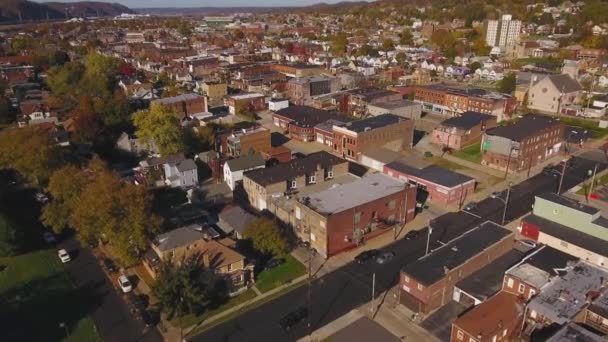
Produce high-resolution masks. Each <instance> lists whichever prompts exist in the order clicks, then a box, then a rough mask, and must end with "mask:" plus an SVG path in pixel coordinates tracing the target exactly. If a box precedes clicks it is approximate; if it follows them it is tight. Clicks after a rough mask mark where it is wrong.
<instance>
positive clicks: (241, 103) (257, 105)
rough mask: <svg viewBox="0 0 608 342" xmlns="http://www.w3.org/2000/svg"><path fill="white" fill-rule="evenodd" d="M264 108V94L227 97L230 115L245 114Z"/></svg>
mask: <svg viewBox="0 0 608 342" xmlns="http://www.w3.org/2000/svg"><path fill="white" fill-rule="evenodd" d="M264 108H266V98H265V97H264V94H260V93H249V94H238V95H231V96H228V112H229V113H230V114H233V115H235V114H246V113H250V112H257V111H259V110H262V109H264Z"/></svg>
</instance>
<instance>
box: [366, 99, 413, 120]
mask: <svg viewBox="0 0 608 342" xmlns="http://www.w3.org/2000/svg"><path fill="white" fill-rule="evenodd" d="M367 113H368V114H369V115H372V116H378V115H382V114H393V115H397V116H400V117H402V118H406V119H410V120H420V118H421V117H422V105H421V104H420V103H416V102H413V101H409V100H399V101H391V102H380V103H374V104H369V105H367Z"/></svg>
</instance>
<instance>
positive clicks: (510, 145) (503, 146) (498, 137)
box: [481, 114, 565, 172]
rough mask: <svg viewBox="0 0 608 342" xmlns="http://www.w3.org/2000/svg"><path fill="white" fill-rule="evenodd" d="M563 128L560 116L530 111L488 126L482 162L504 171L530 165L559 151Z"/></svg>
mask: <svg viewBox="0 0 608 342" xmlns="http://www.w3.org/2000/svg"><path fill="white" fill-rule="evenodd" d="M564 129H565V126H564V124H562V123H561V122H560V121H559V120H556V119H554V118H551V117H547V116H542V115H534V114H530V115H526V116H524V117H522V118H521V119H519V120H517V121H516V122H514V123H512V124H509V125H505V126H499V127H496V128H493V129H491V130H488V131H486V132H485V134H484V135H483V138H482V142H481V164H482V165H485V166H488V167H491V168H493V169H498V170H503V171H505V172H520V171H523V170H527V169H530V168H532V167H534V166H535V165H537V164H540V163H542V162H543V161H545V160H547V159H549V158H552V157H554V156H556V155H557V154H558V153H559V151H560V148H561V145H562V142H563V140H564Z"/></svg>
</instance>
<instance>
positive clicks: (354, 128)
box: [340, 114, 409, 133]
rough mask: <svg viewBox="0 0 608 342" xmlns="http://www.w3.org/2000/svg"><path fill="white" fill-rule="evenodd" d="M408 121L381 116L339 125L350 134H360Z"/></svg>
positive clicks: (401, 118) (392, 116)
mask: <svg viewBox="0 0 608 342" xmlns="http://www.w3.org/2000/svg"><path fill="white" fill-rule="evenodd" d="M405 120H409V119H407V118H403V117H400V116H397V115H394V114H382V115H378V116H372V117H369V118H365V119H361V120H356V121H352V122H347V123H345V124H342V125H340V127H342V128H345V129H347V130H349V131H351V132H356V133H361V132H366V131H370V130H373V129H377V128H382V127H386V126H389V125H393V124H396V123H399V122H401V121H405Z"/></svg>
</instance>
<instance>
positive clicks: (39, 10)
mask: <svg viewBox="0 0 608 342" xmlns="http://www.w3.org/2000/svg"><path fill="white" fill-rule="evenodd" d="M121 13H134V12H133V11H132V10H131V9H129V8H128V7H126V6H123V5H120V4H115V3H105V2H95V1H83V2H74V3H61V2H49V3H36V2H32V1H27V0H0V22H2V23H6V22H19V21H38V20H47V19H63V18H66V17H68V18H72V17H94V16H98V15H99V16H114V15H119V14H121Z"/></svg>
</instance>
